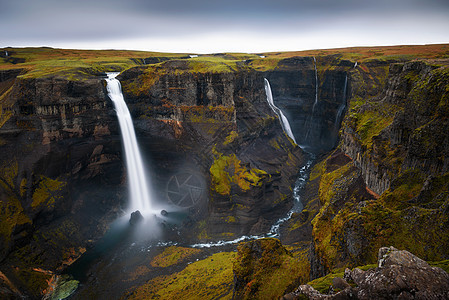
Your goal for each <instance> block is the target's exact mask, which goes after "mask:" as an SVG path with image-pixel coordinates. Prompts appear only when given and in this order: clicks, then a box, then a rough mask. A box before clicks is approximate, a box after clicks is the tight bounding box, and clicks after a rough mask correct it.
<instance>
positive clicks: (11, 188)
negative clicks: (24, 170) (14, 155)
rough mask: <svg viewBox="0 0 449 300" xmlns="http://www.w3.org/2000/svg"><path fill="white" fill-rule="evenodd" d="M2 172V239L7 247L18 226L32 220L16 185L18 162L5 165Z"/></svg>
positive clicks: (0, 227) (0, 231)
mask: <svg viewBox="0 0 449 300" xmlns="http://www.w3.org/2000/svg"><path fill="white" fill-rule="evenodd" d="M0 170H1V175H0V188H1V190H0V193H1V194H0V195H2V201H0V237H2V238H3V241H4V246H7V245H8V244H9V241H10V240H11V235H12V234H13V231H14V228H15V227H16V226H18V225H23V224H26V223H31V220H30V218H29V217H28V215H27V214H26V212H25V211H24V208H23V205H22V202H21V201H20V200H21V195H20V194H21V189H20V186H19V188H17V187H16V184H15V183H16V181H17V175H18V162H17V161H14V160H13V161H10V162H8V163H5V164H4V165H2V166H1V168H0ZM22 182H23V181H22ZM2 248H3V247H2Z"/></svg>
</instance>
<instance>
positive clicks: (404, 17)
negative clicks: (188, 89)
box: [0, 0, 449, 53]
mask: <svg viewBox="0 0 449 300" xmlns="http://www.w3.org/2000/svg"><path fill="white" fill-rule="evenodd" d="M438 43H449V0H222V1H216V0H189V1H186V0H123V1H119V0H71V1H67V0H0V47H8V46H11V47H28V46H32V47H41V46H48V47H55V48H71V49H129V50H148V51H161V52H182V53H218V52H249V53H260V52H269V51H295V50H310V49H327V48H340V47H350V46H383V45H416V44H438Z"/></svg>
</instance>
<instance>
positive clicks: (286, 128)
mask: <svg viewBox="0 0 449 300" xmlns="http://www.w3.org/2000/svg"><path fill="white" fill-rule="evenodd" d="M264 81H265V93H266V94H267V102H268V105H269V106H270V108H271V109H272V110H273V112H274V113H275V114H276V115H277V116H278V118H279V122H281V126H282V129H283V130H284V132H285V133H286V134H287V135H288V136H289V137H290V138H291V139H292V140H293V141H294V142H295V144H297V143H296V139H295V136H294V135H293V132H292V129H291V127H290V123H289V122H288V120H287V117H285V115H284V114H283V113H282V110H280V109H279V108H278V107H277V106H276V105H274V101H273V94H272V93H271V87H270V82H269V81H268V80H267V79H266V78H264Z"/></svg>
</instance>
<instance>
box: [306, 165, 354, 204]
mask: <svg viewBox="0 0 449 300" xmlns="http://www.w3.org/2000/svg"><path fill="white" fill-rule="evenodd" d="M351 167H353V164H352V162H349V163H347V164H346V165H344V166H343V167H340V168H338V169H336V170H335V171H333V172H330V173H325V174H323V175H322V176H321V181H320V189H319V196H320V200H321V203H322V204H323V205H325V204H326V203H329V202H330V200H331V199H332V197H333V196H335V194H336V193H337V192H338V182H336V181H337V180H338V179H340V178H341V177H343V175H344V174H345V173H346V172H348V171H349V169H350V168H351ZM314 175H315V174H314Z"/></svg>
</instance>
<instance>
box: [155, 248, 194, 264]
mask: <svg viewBox="0 0 449 300" xmlns="http://www.w3.org/2000/svg"><path fill="white" fill-rule="evenodd" d="M199 252H201V250H200V249H196V248H186V247H177V246H171V247H168V248H166V249H164V252H162V253H161V254H159V255H157V256H155V257H154V258H153V260H152V261H151V263H150V264H151V266H152V267H160V268H166V267H169V266H172V265H174V264H177V263H179V262H181V261H184V260H186V259H188V258H189V257H191V256H193V255H195V254H197V253H199Z"/></svg>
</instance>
